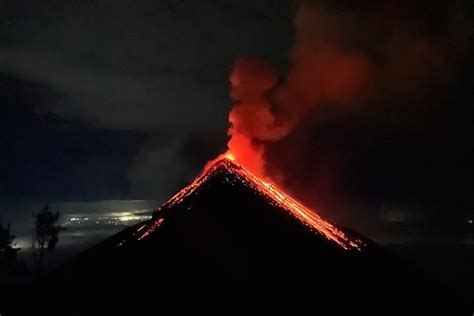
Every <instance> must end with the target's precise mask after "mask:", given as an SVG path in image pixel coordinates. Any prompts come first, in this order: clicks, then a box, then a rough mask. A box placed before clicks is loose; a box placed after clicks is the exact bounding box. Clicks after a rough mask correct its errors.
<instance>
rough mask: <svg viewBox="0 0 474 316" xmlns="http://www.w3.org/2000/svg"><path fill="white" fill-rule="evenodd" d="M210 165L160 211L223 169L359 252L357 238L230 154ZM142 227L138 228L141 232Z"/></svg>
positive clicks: (314, 228)
mask: <svg viewBox="0 0 474 316" xmlns="http://www.w3.org/2000/svg"><path fill="white" fill-rule="evenodd" d="M213 162H214V163H213V165H212V166H208V167H207V168H206V169H205V171H204V172H203V174H201V175H200V176H199V177H197V178H196V179H195V180H194V181H193V182H192V183H191V184H189V185H188V186H186V187H185V188H183V189H182V190H181V191H179V192H178V193H177V194H175V195H174V196H173V197H172V198H171V199H170V200H168V201H167V202H166V203H165V204H163V206H162V207H161V209H166V208H170V207H172V206H174V205H176V204H179V203H180V202H182V201H183V200H184V199H185V198H186V197H188V196H189V195H191V194H192V193H193V192H195V191H196V190H197V189H199V187H200V186H201V185H202V184H203V183H204V182H205V181H207V180H208V179H209V178H210V177H212V175H213V174H214V173H215V171H216V170H217V169H220V168H225V171H226V172H228V173H229V174H232V175H234V176H236V177H237V178H238V179H239V180H240V181H242V183H244V184H245V185H246V186H248V187H250V188H252V189H253V190H255V191H257V192H258V193H259V194H261V195H262V196H263V197H264V198H266V199H267V201H268V202H270V203H271V204H273V205H275V206H278V207H281V208H283V209H284V210H286V211H288V212H290V213H291V214H292V215H293V216H294V217H296V218H297V219H298V220H299V221H301V222H302V223H303V224H304V225H306V226H308V227H309V228H310V229H311V230H312V231H313V232H315V233H317V234H321V235H322V236H324V237H326V238H327V239H328V240H331V241H333V242H335V243H336V244H337V245H338V246H340V247H341V248H343V249H345V250H350V249H356V250H361V249H362V248H363V247H364V243H363V242H362V241H361V240H359V239H354V238H350V237H349V236H347V235H346V234H344V232H342V231H341V230H339V229H338V228H336V227H335V226H334V225H332V224H331V223H329V222H327V221H325V220H324V219H322V218H321V217H320V216H318V215H317V214H316V213H314V212H313V211H311V210H310V209H309V208H307V207H305V206H303V205H302V204H301V203H299V202H298V201H296V200H295V199H293V198H292V197H290V196H289V195H287V194H286V193H284V192H283V191H282V190H281V189H279V188H278V187H277V186H275V185H274V184H272V183H269V182H266V181H264V180H262V179H261V178H259V177H257V176H255V175H254V174H252V173H251V172H250V171H248V170H247V169H245V168H244V167H243V166H241V165H239V164H238V163H237V162H236V161H235V160H234V157H233V156H232V155H231V153H226V154H223V155H221V156H219V157H218V158H216V159H215V160H214V161H213ZM161 222H162V219H161V218H159V219H156V220H155V221H154V222H153V224H152V225H149V228H148V229H146V230H145V232H144V233H142V234H141V236H139V237H138V239H139V240H140V239H143V238H144V237H146V236H148V235H149V234H150V233H151V232H152V231H154V230H155V229H156V228H157V227H158V226H160V224H161ZM143 228H144V227H141V228H140V230H141V229H143Z"/></svg>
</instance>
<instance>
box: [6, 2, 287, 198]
mask: <svg viewBox="0 0 474 316" xmlns="http://www.w3.org/2000/svg"><path fill="white" fill-rule="evenodd" d="M0 12H1V19H0V43H1V44H0V91H1V92H0V95H1V99H2V102H1V109H2V112H3V113H2V118H3V119H2V124H1V128H2V132H1V134H0V139H1V143H2V144H3V150H2V158H1V159H2V160H1V161H2V163H1V164H0V165H1V179H2V180H1V182H0V192H1V193H0V199H1V200H40V201H41V200H44V201H47V200H70V199H73V200H85V199H104V198H108V199H110V198H164V197H166V196H167V195H168V194H170V192H171V191H173V190H176V189H177V188H178V187H179V186H181V185H182V184H183V183H184V181H186V180H189V179H191V178H192V177H193V176H194V175H195V174H196V172H197V171H198V170H199V169H200V168H201V166H202V165H203V163H204V162H205V161H207V160H209V159H211V158H213V156H214V155H215V154H216V153H218V152H219V151H222V150H223V148H224V147H225V141H226V129H227V112H228V110H229V108H230V106H231V101H230V99H229V98H228V92H227V90H228V88H227V86H228V83H227V76H228V72H229V69H230V67H231V66H232V63H233V61H234V59H236V58H237V57H238V56H242V55H253V54H257V55H259V56H262V57H265V58H269V59H271V60H274V61H275V62H276V63H282V62H284V60H285V54H286V52H287V50H288V47H289V45H290V42H291V14H290V12H289V10H288V6H285V5H281V3H279V2H278V1H259V2H258V3H255V2H254V1H221V2H217V3H216V1H199V2H197V1H193V2H184V1H155V0H153V1H140V2H139V3H137V2H136V1H122V0H119V1H51V0H47V1H31V0H25V1H17V0H15V1H2V2H1V3H0Z"/></svg>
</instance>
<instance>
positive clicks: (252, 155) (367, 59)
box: [225, 1, 462, 180]
mask: <svg viewBox="0 0 474 316" xmlns="http://www.w3.org/2000/svg"><path fill="white" fill-rule="evenodd" d="M387 6H388V5H387ZM387 6H386V5H384V4H380V5H378V6H374V8H373V9H371V10H368V11H364V10H360V11H356V12H352V11H344V10H339V11H338V10H334V8H332V9H331V7H330V5H329V4H328V5H327V6H324V5H318V4H315V3H314V2H312V1H302V2H301V5H300V6H299V8H298V10H297V12H296V15H295V18H294V31H295V33H294V38H295V43H294V47H293V48H292V50H291V54H290V63H289V68H288V71H287V72H286V73H285V74H283V75H281V74H279V73H278V72H277V71H276V70H275V69H274V68H273V67H272V66H271V65H270V64H269V63H267V62H266V61H264V60H260V59H256V58H252V59H249V58H247V59H238V60H237V61H236V62H235V63H234V65H233V69H232V72H231V74H230V76H229V81H230V96H231V97H232V99H233V100H234V101H235V104H234V106H233V108H232V109H231V111H230V113H229V123H230V128H229V131H228V134H229V136H230V140H229V143H228V148H229V151H228V152H227V153H226V154H225V155H226V156H227V157H232V158H233V159H235V160H236V161H237V162H239V163H240V164H241V165H243V166H245V167H246V168H247V169H248V170H250V171H251V172H252V173H254V174H256V175H258V176H260V177H266V178H267V180H268V175H266V174H265V159H264V158H265V154H266V148H268V145H269V144H270V143H272V142H274V141H278V140H281V139H283V138H285V137H286V136H287V135H288V134H289V133H291V131H292V130H293V129H294V128H295V127H296V126H297V125H298V123H299V122H300V121H301V120H302V119H304V118H305V117H307V116H308V115H312V113H314V110H315V108H316V107H318V106H320V105H321V104H326V105H331V104H337V106H339V107H341V106H342V108H345V109H347V110H348V111H352V110H354V109H358V107H360V106H363V105H364V104H368V103H371V104H379V106H384V103H387V102H385V101H384V99H383V98H384V97H385V98H386V97H387V95H390V96H391V97H390V98H396V99H397V98H398V99H402V98H404V100H407V101H408V102H409V99H408V97H407V95H415V97H416V96H420V95H421V94H422V93H423V92H422V91H423V90H426V87H429V84H430V82H431V81H432V78H443V77H447V76H446V71H447V70H448V69H449V68H450V67H449V66H450V65H449V62H448V60H449V58H448V56H445V55H443V53H442V51H441V50H440V47H442V46H444V45H445V44H446V43H445V41H447V40H449V38H451V37H452V36H451V33H450V32H454V31H453V30H448V31H446V32H445V33H446V34H444V33H443V34H442V35H441V36H438V37H417V35H416V34H417V33H416V32H409V31H406V30H405V31H404V30H403V29H400V23H402V22H403V21H404V19H406V16H407V15H408V16H410V15H409V14H410V12H412V11H414V10H413V8H412V7H411V6H410V5H406V6H405V7H406V8H405V10H402V9H400V10H399V11H393V10H392V9H391V7H387ZM387 8H388V9H387ZM394 14H395V16H391V15H394ZM389 16H391V18H390V19H389V18H388V17H389ZM414 23H415V24H414V25H413V26H412V27H413V28H414V29H416V27H417V25H418V24H416V23H418V22H414ZM460 42H461V43H462V41H460ZM424 88H425V89H424ZM408 102H407V103H408Z"/></svg>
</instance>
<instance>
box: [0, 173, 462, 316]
mask: <svg viewBox="0 0 474 316" xmlns="http://www.w3.org/2000/svg"><path fill="white" fill-rule="evenodd" d="M269 202H271V201H268V199H266V198H264V197H263V196H261V195H260V194H259V193H258V192H256V191H255V190H253V189H252V188H251V187H249V186H247V185H246V184H245V183H242V182H241V181H240V180H239V179H237V178H236V177H235V175H234V174H232V173H229V172H228V170H227V169H225V168H220V169H219V168H218V169H217V172H215V173H214V174H213V175H212V177H210V178H209V179H208V180H207V181H206V182H204V183H203V184H202V185H201V186H200V188H199V189H198V190H196V192H194V193H192V194H191V195H190V196H188V197H186V198H185V199H184V200H183V201H182V202H180V203H178V204H176V205H173V206H171V207H168V208H166V207H165V208H163V209H161V210H160V211H159V212H157V213H156V214H155V216H154V218H153V219H152V220H151V221H150V222H148V223H147V226H143V225H142V224H139V225H137V226H134V227H131V228H129V229H126V230H125V231H123V232H121V233H119V234H117V235H115V236H113V237H112V238H110V239H108V240H106V241H105V242H103V243H101V244H100V245H98V246H96V247H94V248H92V249H90V250H88V251H86V252H84V253H83V254H81V255H79V256H77V257H75V258H74V259H72V260H70V261H69V262H67V263H66V264H64V265H63V266H61V267H60V268H59V269H58V270H56V271H54V272H53V273H52V274H51V275H49V276H47V278H46V279H45V282H44V283H41V284H46V285H45V286H43V285H42V286H41V287H39V286H36V287H35V288H34V289H33V291H27V293H25V292H19V293H14V292H12V293H10V294H9V295H7V296H4V297H8V296H10V297H9V298H8V303H7V304H6V305H4V306H8V308H9V309H10V308H11V311H12V312H16V313H17V314H24V312H26V310H27V309H28V308H29V306H27V305H25V304H22V303H21V302H25V301H28V302H34V303H35V304H40V305H41V304H42V303H45V302H47V301H48V299H51V298H53V299H54V301H55V302H56V303H55V305H57V308H54V309H52V310H49V311H48V313H49V314H56V313H57V314H72V313H78V314H83V313H87V312H90V311H94V310H95V308H98V307H106V308H108V309H109V310H115V309H121V308H126V307H129V308H130V307H132V308H134V310H135V311H138V310H142V309H149V308H151V309H153V308H156V309H157V310H159V309H165V308H167V307H170V308H172V309H173V310H174V311H175V312H178V311H182V310H190V311H196V310H199V309H205V310H210V309H217V310H218V311H220V312H223V313H224V312H225V313H226V312H228V311H229V310H234V309H237V308H244V309H245V310H247V311H248V312H249V311H251V310H252V309H254V308H257V307H260V308H264V309H265V310H266V311H278V310H279V309H280V308H284V307H286V308H291V310H292V311H300V310H308V311H312V312H313V313H318V311H320V312H322V311H326V310H328V309H329V310H332V311H333V312H338V311H339V312H341V311H343V310H351V311H352V312H356V311H379V312H382V313H383V314H387V313H390V312H396V313H398V314H400V312H402V313H403V314H405V313H406V314H411V313H412V312H414V311H420V312H422V313H427V312H428V311H431V312H436V313H440V312H443V314H446V313H450V314H453V315H455V314H458V312H459V313H460V312H462V311H465V312H466V313H467V314H469V313H468V311H469V306H468V302H467V299H468V295H466V296H463V295H464V294H465V293H464V294H463V291H464V290H463V289H448V288H445V287H443V286H442V285H441V284H439V283H438V282H434V281H432V279H431V278H429V277H427V276H426V275H425V274H424V273H423V272H421V270H419V269H417V268H416V267H415V266H412V265H409V264H407V263H406V262H403V261H402V260H400V259H398V257H396V256H395V255H393V254H392V253H389V252H388V251H386V250H385V249H382V248H381V247H379V246H377V245H376V244H374V243H372V242H371V241H370V240H367V239H365V238H363V237H362V236H359V235H358V234H357V233H355V232H351V231H349V230H348V229H345V230H344V231H345V232H346V234H347V235H349V236H351V237H352V238H360V239H361V240H362V241H363V242H364V243H365V244H366V246H365V247H364V248H363V249H362V250H357V249H350V250H345V249H342V248H341V247H339V245H337V244H335V243H334V242H332V241H329V240H327V239H326V238H324V237H323V236H321V235H320V234H315V233H314V232H313V231H311V230H310V229H309V228H308V227H306V226H304V225H302V223H301V222H300V221H299V220H297V219H296V218H294V217H293V216H292V215H291V214H289V213H288V212H286V211H285V210H283V209H281V208H279V207H278V206H276V205H273V204H272V203H269ZM161 220H162V223H161V225H160V226H159V227H157V228H156V229H154V230H153V231H151V230H150V232H151V233H150V234H149V235H148V236H147V237H146V238H143V239H141V240H137V236H139V235H138V234H137V231H138V229H140V228H141V227H144V228H142V232H143V230H146V229H148V228H150V227H151V226H152V225H153V223H157V222H159V221H160V222H161ZM445 258H446V257H445ZM445 260H446V261H449V259H445ZM466 291H467V290H466ZM2 305H3V304H2ZM222 306H225V307H222ZM222 308H224V309H222ZM6 315H7V314H6Z"/></svg>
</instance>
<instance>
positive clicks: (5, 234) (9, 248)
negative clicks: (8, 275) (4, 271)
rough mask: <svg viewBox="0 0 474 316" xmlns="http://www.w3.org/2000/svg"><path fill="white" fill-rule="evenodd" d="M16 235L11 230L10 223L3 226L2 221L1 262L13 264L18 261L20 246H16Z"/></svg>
mask: <svg viewBox="0 0 474 316" xmlns="http://www.w3.org/2000/svg"><path fill="white" fill-rule="evenodd" d="M14 239H15V235H12V234H11V232H10V225H7V226H6V227H3V224H1V223H0V264H1V265H2V266H3V265H9V266H11V265H13V264H14V263H15V262H16V258H17V251H18V250H20V248H17V247H15V244H14V243H13V240H14Z"/></svg>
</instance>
